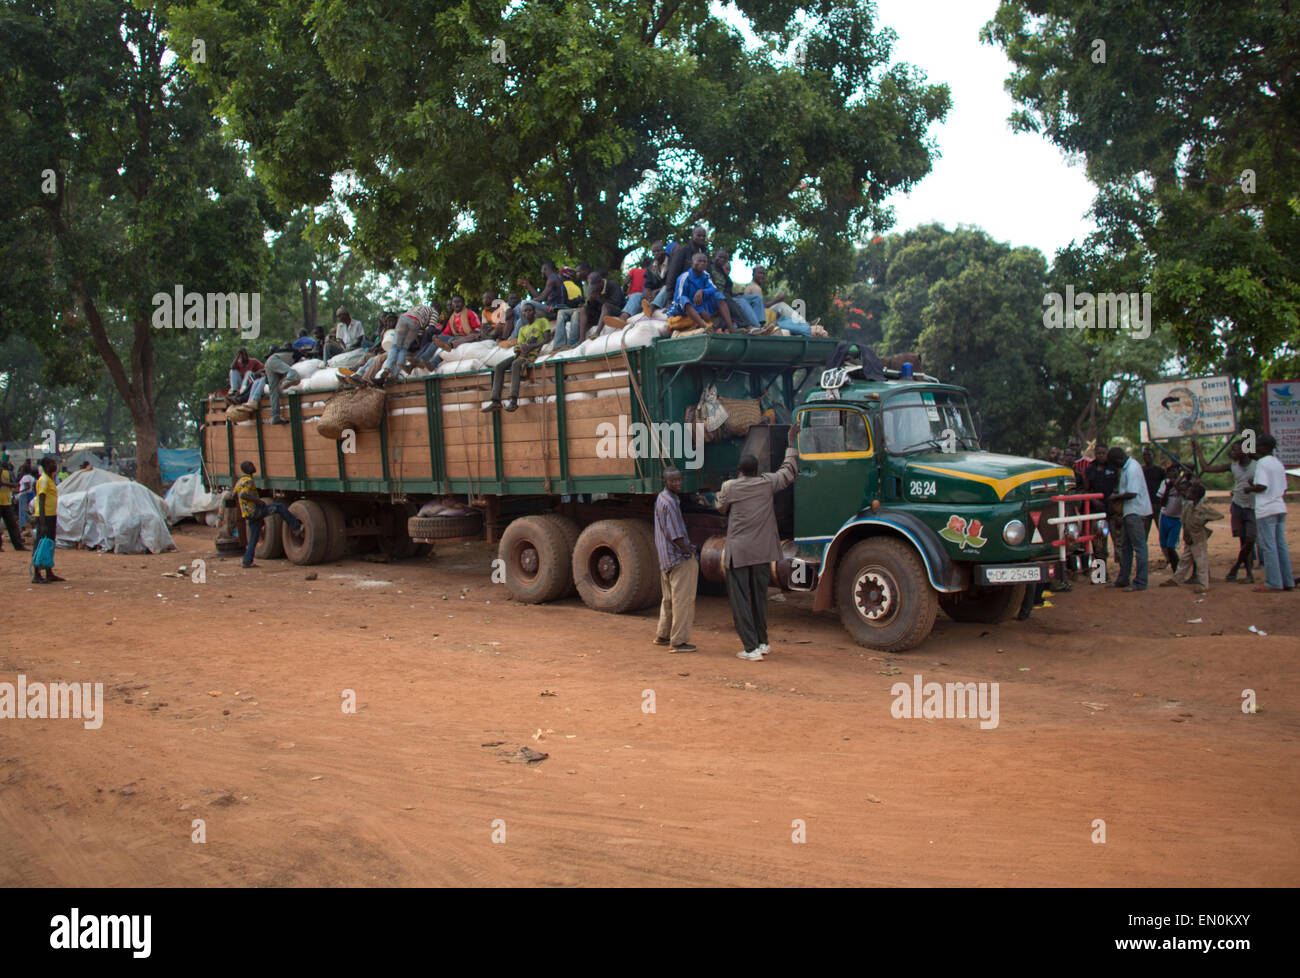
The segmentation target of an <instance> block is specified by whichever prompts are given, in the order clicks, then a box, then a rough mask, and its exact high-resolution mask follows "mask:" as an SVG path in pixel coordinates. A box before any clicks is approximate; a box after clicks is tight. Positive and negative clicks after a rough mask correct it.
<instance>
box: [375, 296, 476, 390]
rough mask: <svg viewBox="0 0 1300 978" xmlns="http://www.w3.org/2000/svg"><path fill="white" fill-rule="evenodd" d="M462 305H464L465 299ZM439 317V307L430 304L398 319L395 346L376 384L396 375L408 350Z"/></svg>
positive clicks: (410, 311) (381, 369)
mask: <svg viewBox="0 0 1300 978" xmlns="http://www.w3.org/2000/svg"><path fill="white" fill-rule="evenodd" d="M461 304H462V306H463V305H464V300H463V299H462V300H461ZM437 315H438V309H437V307H436V306H434V305H432V304H430V305H425V306H416V307H415V308H414V309H408V310H407V311H406V312H404V313H402V314H401V315H400V316H398V317H397V325H396V326H395V327H394V330H395V332H394V334H393V345H392V346H390V347H389V348H388V356H387V357H386V358H385V359H384V365H383V367H381V368H380V370H379V373H377V374H376V375H375V378H374V382H375V383H377V384H382V383H384V382H386V381H388V380H391V379H392V378H393V377H394V376H395V375H396V373H397V366H398V363H399V362H400V361H401V360H402V358H403V357H405V356H406V354H407V352H408V349H409V348H410V347H412V346H414V345H415V342H416V340H417V339H419V336H420V334H421V333H422V332H424V330H425V329H426V328H427V327H428V326H429V324H430V323H431V322H433V321H434V319H435V318H436V316H437ZM381 339H382V338H381Z"/></svg>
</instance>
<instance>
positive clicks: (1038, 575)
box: [984, 564, 1043, 584]
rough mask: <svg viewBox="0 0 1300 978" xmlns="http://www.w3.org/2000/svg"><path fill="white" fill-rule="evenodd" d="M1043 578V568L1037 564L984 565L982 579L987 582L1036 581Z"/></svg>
mask: <svg viewBox="0 0 1300 978" xmlns="http://www.w3.org/2000/svg"><path fill="white" fill-rule="evenodd" d="M1042 579H1043V569H1042V568H1041V567H1039V566H1038V565H1037V564H1035V565H1033V566H1030V567H986V568H985V569H984V580H985V581H986V582H987V583H989V584H1020V583H1021V582H1023V581H1032V582H1034V583H1037V582H1039V581H1041V580H1042Z"/></svg>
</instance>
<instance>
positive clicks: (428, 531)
mask: <svg viewBox="0 0 1300 978" xmlns="http://www.w3.org/2000/svg"><path fill="white" fill-rule="evenodd" d="M406 532H407V535H408V536H410V538H411V539H412V540H452V539H455V538H457V537H476V536H481V535H482V533H483V514H482V513H479V512H474V513H471V514H470V515H468V516H412V517H411V518H410V519H409V520H407V521H406Z"/></svg>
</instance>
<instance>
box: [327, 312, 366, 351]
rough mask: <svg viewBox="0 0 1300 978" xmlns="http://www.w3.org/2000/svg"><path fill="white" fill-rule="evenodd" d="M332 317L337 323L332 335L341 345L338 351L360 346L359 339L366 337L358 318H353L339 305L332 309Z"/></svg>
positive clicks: (364, 329)
mask: <svg viewBox="0 0 1300 978" xmlns="http://www.w3.org/2000/svg"><path fill="white" fill-rule="evenodd" d="M334 319H335V321H336V322H337V324H338V325H336V326H335V327H334V337H335V339H337V340H338V342H339V343H340V344H341V345H342V347H343V349H342V350H341V351H340V352H341V353H346V352H347V351H348V350H352V349H355V348H356V347H358V346H360V345H361V341H362V340H364V339H365V338H366V328H365V327H364V326H362V325H361V322H360V320H357V319H353V318H352V316H351V314H350V313H349V312H348V311H347V309H345V308H344V307H343V306H339V308H338V309H336V310H335V311H334Z"/></svg>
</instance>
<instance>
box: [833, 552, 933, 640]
mask: <svg viewBox="0 0 1300 978" xmlns="http://www.w3.org/2000/svg"><path fill="white" fill-rule="evenodd" d="M835 600H836V602H837V603H838V604H839V607H840V621H842V622H843V623H844V627H845V628H846V629H848V631H849V634H850V635H852V636H853V638H854V639H855V640H856V641H857V643H858V644H859V645H862V646H865V647H866V648H869V649H876V650H878V651H880V652H904V651H906V650H907V649H910V648H914V647H915V646H917V645H920V644H921V642H923V641H925V637H926V636H927V635H929V634H930V629H931V628H933V627H934V619H935V616H936V615H937V614H938V613H939V602H938V599H937V598H936V596H935V593H934V590H933V589H932V588H931V587H930V582H929V580H928V579H927V578H926V574H925V565H924V564H922V563H921V558H920V556H919V555H918V554H917V553H916V551H915V550H913V549H912V548H911V547H910V546H909V545H908V544H906V543H903V542H902V541H901V540H891V539H889V538H887V537H875V538H872V539H869V540H863V541H861V542H860V543H857V544H854V545H853V547H852V548H851V549H850V550H849V552H848V553H847V554H845V555H844V556H843V557H842V558H841V559H840V566H839V568H838V570H837V571H836V572H835Z"/></svg>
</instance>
